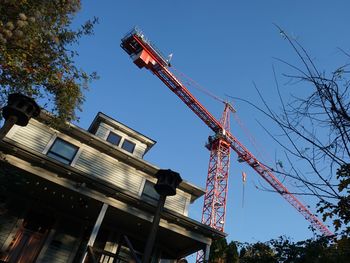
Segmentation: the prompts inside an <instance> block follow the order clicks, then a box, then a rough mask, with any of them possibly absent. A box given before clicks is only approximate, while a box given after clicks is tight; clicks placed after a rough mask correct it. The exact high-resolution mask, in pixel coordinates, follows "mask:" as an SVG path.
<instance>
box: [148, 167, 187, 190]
mask: <svg viewBox="0 0 350 263" xmlns="http://www.w3.org/2000/svg"><path fill="white" fill-rule="evenodd" d="M156 177H157V179H158V181H157V183H156V185H155V186H154V188H155V189H156V191H157V193H158V194H159V195H160V196H161V195H164V196H172V195H176V188H177V187H178V186H179V184H180V183H181V182H182V179H181V176H180V174H179V173H177V172H174V171H172V170H170V169H168V170H162V169H160V170H158V172H157V173H156Z"/></svg>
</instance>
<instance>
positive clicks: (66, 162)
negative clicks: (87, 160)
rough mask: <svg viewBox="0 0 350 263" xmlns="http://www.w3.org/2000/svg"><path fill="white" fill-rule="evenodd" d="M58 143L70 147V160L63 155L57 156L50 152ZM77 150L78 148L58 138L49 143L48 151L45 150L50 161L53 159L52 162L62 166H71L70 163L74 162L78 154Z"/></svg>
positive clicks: (55, 153)
mask: <svg viewBox="0 0 350 263" xmlns="http://www.w3.org/2000/svg"><path fill="white" fill-rule="evenodd" d="M58 141H59V142H61V143H63V144H66V145H68V146H70V147H71V148H72V149H73V150H74V152H73V154H72V157H71V158H68V157H66V156H64V155H61V154H58V153H57V152H54V151H52V149H53V147H54V146H55V144H56V143H57V142H58ZM79 149H80V147H78V146H77V145H75V144H73V143H70V142H68V141H67V140H64V139H62V138H60V137H56V138H55V139H54V140H53V142H52V143H51V145H50V147H49V149H48V150H47V152H46V156H48V157H50V158H52V159H54V160H56V161H58V162H61V163H63V164H66V165H71V164H72V162H73V161H74V159H75V157H76V156H77V153H78V151H79Z"/></svg>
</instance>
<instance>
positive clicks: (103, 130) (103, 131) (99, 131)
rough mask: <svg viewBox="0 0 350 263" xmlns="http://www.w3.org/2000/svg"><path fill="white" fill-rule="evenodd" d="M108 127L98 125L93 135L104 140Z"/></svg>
mask: <svg viewBox="0 0 350 263" xmlns="http://www.w3.org/2000/svg"><path fill="white" fill-rule="evenodd" d="M109 131H110V129H108V128H107V127H105V126H103V125H100V126H99V127H98V129H97V131H96V133H95V135H96V136H97V137H99V138H101V139H102V140H106V138H107V136H108V133H109Z"/></svg>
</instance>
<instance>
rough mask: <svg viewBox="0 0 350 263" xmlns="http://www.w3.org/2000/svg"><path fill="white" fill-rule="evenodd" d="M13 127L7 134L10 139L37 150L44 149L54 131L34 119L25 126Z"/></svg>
mask: <svg viewBox="0 0 350 263" xmlns="http://www.w3.org/2000/svg"><path fill="white" fill-rule="evenodd" d="M13 129H14V130H13V131H12V132H11V133H9V136H8V137H9V138H10V139H12V140H14V141H17V142H19V143H21V144H23V145H25V146H27V147H28V148H30V149H32V150H34V151H38V152H42V151H43V150H44V149H45V147H46V145H47V144H48V142H49V141H50V139H51V137H52V136H53V135H54V131H52V130H50V129H48V128H47V127H45V126H43V125H41V124H40V123H37V122H35V121H33V122H30V123H29V124H28V125H27V126H25V127H18V126H15V127H14V128H13Z"/></svg>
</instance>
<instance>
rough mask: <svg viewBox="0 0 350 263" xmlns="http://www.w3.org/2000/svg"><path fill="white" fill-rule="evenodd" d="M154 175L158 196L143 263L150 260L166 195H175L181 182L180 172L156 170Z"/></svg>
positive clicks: (147, 262) (148, 262)
mask: <svg viewBox="0 0 350 263" xmlns="http://www.w3.org/2000/svg"><path fill="white" fill-rule="evenodd" d="M156 177H157V179H158V181H157V183H156V185H155V186H154V189H155V190H156V191H157V193H158V194H159V196H160V197H159V200H158V205H157V210H156V212H155V214H154V217H153V222H152V227H151V231H150V234H149V236H148V240H147V243H146V248H145V252H144V255H143V260H142V262H143V263H150V261H151V256H152V251H153V246H154V242H155V239H156V236H157V232H158V228H159V221H160V216H161V213H162V211H163V208H164V204H165V200H166V197H167V196H172V195H176V188H177V187H178V186H179V184H180V183H181V182H182V178H181V176H180V174H179V173H177V172H174V171H172V170H170V169H168V170H163V169H160V170H158V172H157V173H156Z"/></svg>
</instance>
